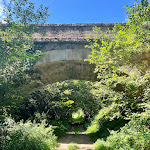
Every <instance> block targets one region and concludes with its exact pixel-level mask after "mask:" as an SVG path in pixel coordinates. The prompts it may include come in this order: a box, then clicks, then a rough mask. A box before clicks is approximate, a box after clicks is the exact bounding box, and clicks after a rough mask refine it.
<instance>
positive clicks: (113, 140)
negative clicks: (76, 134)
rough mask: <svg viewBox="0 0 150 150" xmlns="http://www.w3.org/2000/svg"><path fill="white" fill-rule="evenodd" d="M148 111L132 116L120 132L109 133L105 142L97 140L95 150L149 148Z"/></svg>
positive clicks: (136, 149) (149, 122) (149, 112)
mask: <svg viewBox="0 0 150 150" xmlns="http://www.w3.org/2000/svg"><path fill="white" fill-rule="evenodd" d="M149 114H150V111H146V112H143V113H141V114H138V115H137V114H135V115H133V117H132V119H131V121H130V122H129V123H128V124H126V125H125V126H124V127H123V128H121V130H120V131H111V135H110V136H109V137H107V140H106V141H104V140H101V139H99V140H97V142H96V143H95V150H105V149H106V150H118V149H127V150H131V149H135V150H139V149H141V150H144V149H147V150H148V149H149V148H150V129H149V124H150V120H149Z"/></svg>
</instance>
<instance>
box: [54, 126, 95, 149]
mask: <svg viewBox="0 0 150 150" xmlns="http://www.w3.org/2000/svg"><path fill="white" fill-rule="evenodd" d="M58 142H59V144H60V146H59V147H58V148H57V149H56V150H68V146H69V143H72V142H73V143H76V144H77V145H78V146H79V147H80V150H93V145H92V144H93V142H92V141H91V139H90V137H89V136H88V135H87V134H86V133H85V132H84V130H83V127H82V126H79V131H78V132H77V133H75V132H74V129H73V128H72V130H71V131H69V132H67V133H66V135H65V136H63V137H60V138H58Z"/></svg>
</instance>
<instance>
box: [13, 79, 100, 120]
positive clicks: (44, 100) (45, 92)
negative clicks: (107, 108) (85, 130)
mask: <svg viewBox="0 0 150 150" xmlns="http://www.w3.org/2000/svg"><path fill="white" fill-rule="evenodd" d="M96 83H97V82H95V84H96ZM95 88H98V85H94V83H92V82H90V81H79V80H69V81H63V82H57V83H53V84H49V85H47V86H45V87H43V89H39V90H37V91H35V92H32V93H31V94H30V96H29V97H28V98H25V99H24V101H23V102H22V104H21V107H20V108H18V109H17V110H15V112H16V115H18V116H21V117H22V118H24V119H28V118H33V120H34V119H35V118H36V114H37V113H39V114H40V115H42V113H45V114H46V115H45V116H46V118H45V119H47V120H65V119H66V120H67V119H68V120H69V119H70V118H71V116H72V113H73V112H75V111H76V110H77V109H78V108H82V110H83V112H84V115H85V119H86V120H89V119H90V118H91V117H93V116H94V115H95V114H96V113H97V111H98V110H99V108H100V104H101V103H100V101H101V98H99V97H97V96H95V95H94V93H93V90H94V89H95ZM14 115H15V113H14Z"/></svg>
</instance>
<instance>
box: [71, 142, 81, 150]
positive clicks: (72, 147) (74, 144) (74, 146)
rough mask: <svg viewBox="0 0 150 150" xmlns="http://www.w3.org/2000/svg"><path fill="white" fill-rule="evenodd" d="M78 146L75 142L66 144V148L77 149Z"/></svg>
mask: <svg viewBox="0 0 150 150" xmlns="http://www.w3.org/2000/svg"><path fill="white" fill-rule="evenodd" d="M78 149H80V147H79V146H78V145H77V144H76V143H70V144H69V146H68V150H78Z"/></svg>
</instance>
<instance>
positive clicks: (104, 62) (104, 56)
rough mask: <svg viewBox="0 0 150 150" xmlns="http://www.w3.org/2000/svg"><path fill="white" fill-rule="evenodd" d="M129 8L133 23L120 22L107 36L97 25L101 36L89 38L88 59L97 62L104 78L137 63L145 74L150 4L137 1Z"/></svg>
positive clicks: (148, 47) (149, 47)
mask: <svg viewBox="0 0 150 150" xmlns="http://www.w3.org/2000/svg"><path fill="white" fill-rule="evenodd" d="M145 1H146V0H145ZM127 10H128V11H127V14H128V16H130V17H129V20H130V22H128V23H127V24H126V26H121V25H120V24H118V25H117V26H115V27H114V28H113V30H108V33H109V34H107V35H106V34H105V33H103V32H102V31H101V30H100V29H99V28H95V31H96V32H97V33H99V34H100V36H99V37H97V38H95V40H94V41H89V42H90V43H89V45H88V46H87V47H88V48H90V49H91V50H92V52H91V54H90V55H89V59H88V61H89V62H90V63H93V64H96V69H95V72H97V73H98V78H100V79H104V80H105V79H108V78H117V77H119V76H120V75H122V72H123V71H122V66H126V65H128V68H130V67H131V68H132V66H136V67H137V68H138V69H139V71H140V73H141V74H145V71H146V68H147V63H148V57H147V55H148V53H147V52H148V51H149V49H150V41H149V37H150V35H149V34H150V28H149V25H148V24H149V21H150V15H149V11H150V4H147V3H146V4H145V3H144V4H143V3H136V4H135V5H134V7H130V8H128V7H127ZM133 20H134V21H133ZM135 22H136V23H135ZM144 22H145V25H143V23H144ZM110 37H111V38H110ZM99 41H100V42H99Z"/></svg>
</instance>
